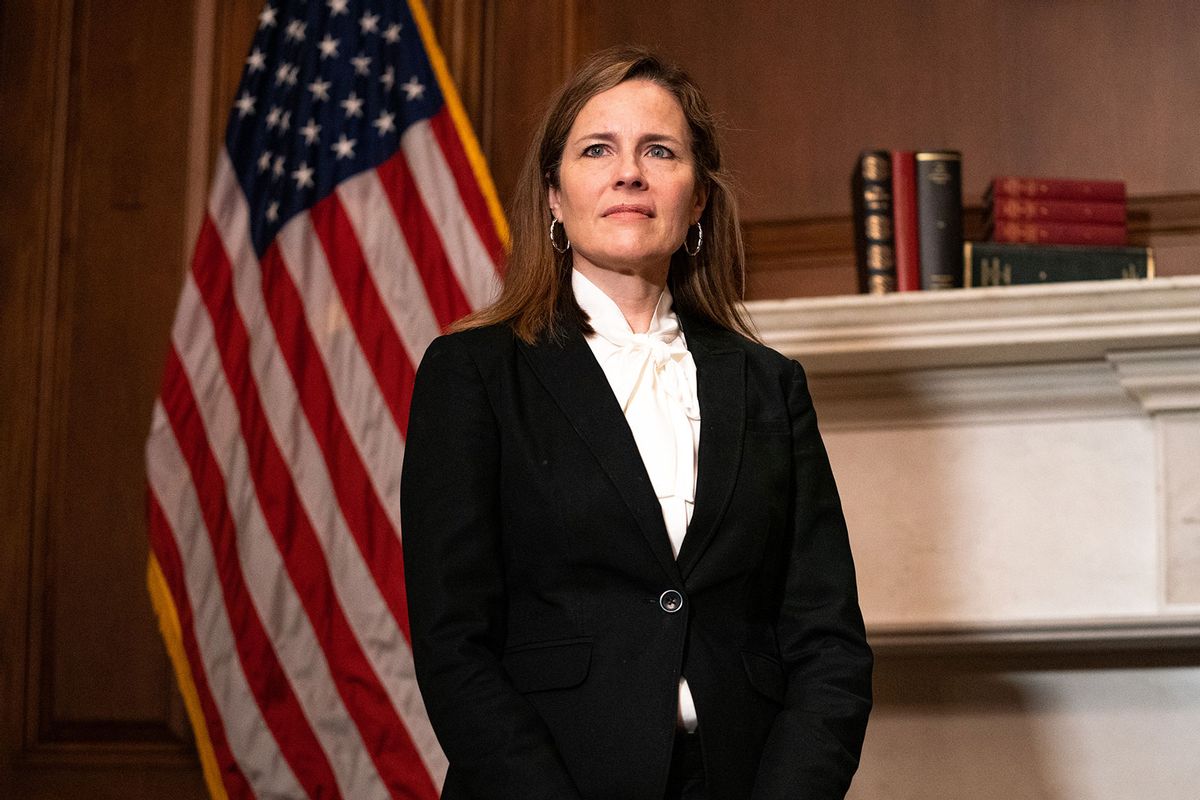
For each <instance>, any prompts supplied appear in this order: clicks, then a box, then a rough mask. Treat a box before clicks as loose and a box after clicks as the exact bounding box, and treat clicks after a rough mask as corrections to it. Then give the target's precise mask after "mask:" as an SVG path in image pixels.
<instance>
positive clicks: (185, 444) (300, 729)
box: [162, 230, 340, 796]
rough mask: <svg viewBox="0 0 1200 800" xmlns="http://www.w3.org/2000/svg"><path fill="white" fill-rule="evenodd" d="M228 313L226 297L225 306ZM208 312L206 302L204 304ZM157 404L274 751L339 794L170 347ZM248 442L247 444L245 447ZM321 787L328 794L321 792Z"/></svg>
mask: <svg viewBox="0 0 1200 800" xmlns="http://www.w3.org/2000/svg"><path fill="white" fill-rule="evenodd" d="M214 238H215V236H214V235H213V233H212V231H211V230H208V231H202V232H201V234H200V241H199V243H198V244H197V250H196V252H197V256H198V259H197V260H199V257H201V256H202V255H203V254H204V251H205V250H209V249H211V240H212V239H214ZM228 309H229V311H228V312H227V313H225V314H223V315H222V316H226V317H228V316H229V313H232V303H229V304H228ZM210 313H211V306H210ZM162 403H163V407H164V408H165V409H166V412H167V418H168V419H169V420H170V422H171V428H172V430H174V432H175V439H176V441H178V442H179V448H180V452H181V453H182V454H183V458H184V460H185V461H186V462H187V464H188V469H189V471H190V472H191V476H192V484H193V485H194V486H195V487H196V494H197V499H198V500H199V504H200V508H201V510H202V513H203V514H204V522H205V525H206V526H207V528H208V533H209V537H210V539H211V540H212V548H213V555H214V559H213V560H214V562H215V564H216V566H217V573H218V574H217V577H218V579H219V581H220V584H221V590H222V593H223V594H224V596H225V608H226V611H227V613H228V614H229V622H230V627H231V628H232V630H233V633H234V637H235V639H236V642H237V652H238V658H239V660H240V661H241V662H242V667H243V671H244V672H245V674H246V681H247V683H248V684H249V685H250V690H251V692H253V694H254V698H255V700H256V701H257V702H258V706H259V709H260V711H261V713H262V716H263V720H264V721H265V722H266V724H267V727H268V728H270V729H271V733H272V735H273V736H274V737H275V741H276V742H277V743H278V745H279V750H280V752H281V753H283V755H284V758H285V759H287V762H288V765H289V766H290V767H291V769H292V772H293V773H294V774H295V776H296V780H297V781H298V782H299V783H300V785H301V786H303V787H304V790H305V791H306V792H308V793H309V795H311V796H318V793H320V795H321V796H340V793H339V792H338V789H337V783H336V781H335V780H334V776H333V769H332V767H331V766H330V764H329V761H328V760H327V759H326V757H325V752H324V751H323V750H322V749H321V745H320V744H319V743H318V742H317V738H316V735H315V734H314V733H313V730H312V728H311V727H310V726H309V724H308V720H307V718H306V717H305V715H304V712H303V710H302V709H301V708H300V702H299V701H298V700H297V699H296V696H295V694H294V693H293V691H292V687H291V683H290V682H289V681H288V678H287V674H286V673H285V672H284V671H283V668H282V667H281V666H280V664H279V659H278V657H277V656H276V654H275V650H274V648H273V647H272V645H271V641H270V638H269V637H268V635H267V632H266V629H265V628H264V627H263V623H262V620H261V619H259V617H258V614H257V612H256V611H255V609H254V604H253V602H252V600H251V598H250V592H249V589H248V588H247V586H246V582H245V576H244V575H243V574H242V568H241V562H240V561H239V559H238V554H237V541H236V540H237V531H236V530H235V528H234V516H233V512H232V510H231V509H230V508H229V505H228V502H227V500H226V494H225V479H224V477H223V476H222V474H221V470H220V467H218V466H217V461H216V458H215V457H214V456H213V453H212V449H211V448H210V447H209V444H208V437H207V435H206V434H205V431H204V423H203V421H202V419H201V417H200V411H199V409H198V408H197V407H196V399H195V395H194V394H193V392H192V387H191V384H190V383H189V382H188V378H187V375H186V374H185V373H184V370H183V365H182V364H181V363H180V361H179V355H178V353H176V351H175V349H174V347H172V348H171V349H170V350H168V352H167V366H166V370H165V373H164V376H163V390H162ZM253 449H254V447H253V445H252V446H251V451H253ZM327 793H328V794H327Z"/></svg>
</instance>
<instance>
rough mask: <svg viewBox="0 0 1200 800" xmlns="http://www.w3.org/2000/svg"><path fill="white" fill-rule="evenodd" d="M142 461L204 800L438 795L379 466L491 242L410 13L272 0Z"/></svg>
mask: <svg viewBox="0 0 1200 800" xmlns="http://www.w3.org/2000/svg"><path fill="white" fill-rule="evenodd" d="M258 19H259V25H258V31H257V34H256V35H255V38H254V42H253V45H252V47H251V51H250V55H249V57H248V58H247V59H246V66H245V69H244V71H243V74H242V80H241V85H240V87H239V88H238V92H237V99H236V101H235V103H234V108H233V110H232V112H231V114H230V118H229V125H228V129H227V131H226V136H225V146H224V148H223V149H222V150H221V152H220V154H219V156H218V159H217V163H216V167H215V176H214V178H213V185H212V191H211V196H210V198H209V202H208V206H207V214H206V217H205V219H204V221H203V224H202V228H201V232H200V236H199V240H198V243H197V245H196V251H195V255H194V258H193V261H192V265H191V269H190V270H189V271H188V273H187V275H186V278H185V281H184V286H183V292H182V297H181V299H180V302H179V308H178V311H177V314H176V318H175V322H174V326H173V328H172V331H171V346H170V348H169V352H168V355H167V363H166V368H165V371H164V377H163V386H162V394H161V396H160V398H159V401H158V403H157V404H156V405H155V409H154V418H153V421H152V426H151V432H150V437H149V440H148V442H147V445H146V462H147V473H148V478H149V499H148V506H149V530H150V564H149V584H150V592H151V598H152V600H153V602H154V605H155V609H156V611H157V613H158V617H159V622H160V626H161V627H162V630H163V634H164V640H165V642H166V644H167V650H168V653H169V654H170V656H171V660H172V663H173V666H174V668H175V670H176V673H177V675H178V679H179V685H180V688H181V690H182V692H183V695H184V700H185V703H186V705H187V708H188V712H189V717H190V719H191V722H192V726H193V730H194V731H195V734H196V742H197V748H198V750H199V753H200V757H201V762H202V765H203V768H204V775H205V779H206V781H207V784H208V788H209V791H210V793H211V794H212V795H213V797H287V798H293V797H321V798H336V797H345V798H354V799H355V800H358V799H359V798H386V797H404V798H434V797H437V795H438V792H439V787H440V786H441V784H442V780H443V778H444V775H445V771H446V760H445V757H444V756H443V754H442V753H441V750H440V749H439V748H438V744H437V740H436V738H435V737H434V734H433V731H432V729H431V727H430V725H429V721H428V719H427V718H426V716H425V711H424V706H423V704H422V702H421V698H420V695H419V694H418V692H417V686H416V682H415V679H414V675H413V664H412V652H411V648H410V646H409V644H410V643H409V638H408V637H409V630H408V621H407V610H406V601H405V592H404V572H403V557H402V553H401V547H400V523H399V518H400V516H399V515H400V497H399V486H400V462H401V458H402V456H403V453H404V436H405V431H406V429H407V423H408V405H409V398H410V394H411V390H412V381H413V375H414V372H415V368H416V365H417V364H418V362H419V361H420V359H421V355H422V353H423V352H424V350H425V347H426V346H427V345H428V344H429V342H430V341H431V340H432V339H433V338H434V337H435V336H437V335H438V334H439V333H440V332H441V331H442V330H444V328H445V327H446V326H447V325H449V324H450V323H451V322H453V321H454V320H455V319H457V318H458V317H460V316H462V315H463V314H466V313H467V312H469V311H471V310H473V309H475V308H478V307H480V306H481V305H484V304H486V303H487V302H488V301H489V300H491V299H492V298H493V296H494V294H495V292H496V290H497V288H498V281H499V274H500V268H501V264H502V262H503V256H504V243H505V242H506V240H507V229H506V227H505V224H504V220H503V217H502V215H501V213H500V210H499V204H498V203H497V201H496V196H495V190H494V189H493V187H492V184H491V181H490V178H489V177H488V175H487V169H486V166H485V164H484V161H483V157H482V155H481V154H480V152H479V147H478V145H477V144H476V142H475V139H474V137H473V135H472V134H471V132H470V129H469V127H468V125H467V121H466V115H465V114H464V112H463V109H462V106H461V103H460V102H459V100H458V98H457V95H456V94H455V91H454V88H453V86H452V84H451V82H450V80H449V76H448V73H447V70H446V66H445V62H444V59H443V58H442V56H441V53H440V51H439V50H438V48H437V45H436V42H435V41H434V38H433V32H432V29H431V26H430V23H429V19H428V15H427V14H426V12H425V10H424V8H423V7H422V5H421V4H420V2H419V0H409V2H408V3H404V2H402V1H401V0H394V1H393V2H385V1H384V0H377V1H372V0H366V1H365V2H364V1H363V0H307V2H305V1H304V0H271V2H270V3H269V4H268V5H266V7H265V8H264V9H263V11H262V13H261V14H260V15H259V18H258Z"/></svg>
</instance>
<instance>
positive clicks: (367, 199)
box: [337, 169, 441, 369]
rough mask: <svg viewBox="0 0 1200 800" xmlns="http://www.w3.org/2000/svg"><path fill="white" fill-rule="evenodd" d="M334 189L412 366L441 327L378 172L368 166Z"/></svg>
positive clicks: (414, 367)
mask: <svg viewBox="0 0 1200 800" xmlns="http://www.w3.org/2000/svg"><path fill="white" fill-rule="evenodd" d="M337 194H338V199H340V200H341V201H342V208H344V209H345V211H346V216H347V217H348V218H349V219H350V227H351V228H353V229H354V234H355V236H357V237H358V242H359V246H360V247H361V248H362V252H363V257H364V258H365V259H366V261H367V266H368V267H369V269H370V274H371V279H372V280H373V281H374V282H375V288H376V289H377V290H378V291H379V296H380V298H381V299H382V300H383V304H384V306H385V307H386V308H387V313H388V317H389V318H390V319H391V321H392V325H393V326H394V327H395V329H396V332H397V333H398V334H399V336H400V341H401V342H402V343H403V344H404V349H405V351H407V353H408V358H409V361H410V362H411V363H412V365H413V369H416V367H417V365H418V364H420V363H421V356H422V355H424V354H425V348H426V347H428V346H429V343H430V342H432V341H433V340H434V339H435V338H436V337H437V336H438V334H439V333H441V328H440V327H439V325H438V322H437V318H436V317H435V316H434V314H433V309H432V307H431V306H430V304H429V295H428V292H427V291H426V289H425V284H424V283H423V282H422V280H421V274H420V272H418V271H417V264H416V261H415V260H414V259H413V256H412V252H411V251H410V250H409V249H408V242H407V241H406V240H405V238H404V234H403V233H402V232H401V230H400V223H399V222H398V221H397V219H396V215H395V213H394V212H393V211H392V206H391V203H390V202H389V201H388V197H387V193H386V192H385V191H384V189H383V184H382V182H380V180H379V173H378V172H376V171H375V170H373V169H368V170H365V171H363V172H360V173H359V174H358V175H355V176H354V177H353V178H350V179H348V180H345V181H342V183H341V185H340V186H338V189H337Z"/></svg>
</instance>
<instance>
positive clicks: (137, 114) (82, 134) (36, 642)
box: [0, 0, 202, 798]
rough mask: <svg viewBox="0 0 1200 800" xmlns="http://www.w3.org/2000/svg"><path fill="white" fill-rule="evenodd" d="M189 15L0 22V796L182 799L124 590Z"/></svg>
mask: <svg viewBox="0 0 1200 800" xmlns="http://www.w3.org/2000/svg"><path fill="white" fill-rule="evenodd" d="M196 10H197V6H196V5H195V4H191V3H189V4H166V5H164V4H161V3H155V2H150V0H135V2H131V3H126V4H124V5H123V6H122V9H121V13H119V14H117V13H112V10H111V9H110V8H108V7H107V6H105V5H104V4H100V3H96V2H94V0H77V1H76V2H70V1H69V0H63V2H60V3H34V4H19V5H14V4H5V6H4V9H3V15H4V17H3V24H0V36H2V37H3V40H2V42H3V46H2V47H0V52H2V54H3V55H2V56H0V57H2V58H3V59H4V61H3V66H4V69H5V75H6V80H5V81H4V97H3V100H4V106H5V109H6V114H5V116H4V121H3V123H2V124H3V125H4V128H3V140H4V142H5V146H6V149H7V150H8V151H9V155H10V157H11V159H12V160H11V161H10V162H9V163H10V164H18V165H19V169H18V170H12V171H10V172H9V173H6V181H7V180H8V176H9V175H11V176H12V177H13V182H12V183H11V184H6V186H5V189H6V191H5V192H4V193H3V199H2V201H0V202H3V203H4V208H3V212H4V218H5V220H6V222H5V226H4V233H3V238H2V239H0V248H2V249H0V260H2V261H3V263H4V265H5V266H4V269H3V270H0V275H2V276H3V277H0V280H2V281H3V282H4V284H3V287H2V291H0V320H2V322H0V332H2V333H3V336H0V364H2V365H3V367H4V371H3V374H4V375H5V380H6V381H8V382H9V383H10V386H12V387H14V389H15V390H14V391H11V392H8V391H6V392H5V393H3V397H4V400H3V404H4V405H3V408H2V409H0V419H2V422H0V425H2V426H3V428H2V430H3V438H2V443H3V446H4V448H5V454H6V458H5V467H4V470H5V471H4V473H3V481H4V483H3V493H2V496H3V497H4V500H3V503H4V508H3V509H2V511H3V513H2V515H0V516H2V517H3V522H2V524H3V525H4V527H3V536H2V538H0V547H2V548H3V553H2V555H3V558H2V559H0V564H2V566H0V569H2V570H3V575H0V587H3V588H0V593H2V596H0V601H2V602H3V607H4V608H5V613H4V614H3V615H0V617H2V619H3V620H4V622H3V629H2V630H0V635H2V637H3V638H2V639H0V675H2V676H3V680H2V681H0V701H2V702H0V706H2V708H3V711H2V712H0V713H2V715H3V716H0V722H2V736H3V740H2V745H3V749H2V751H0V796H5V797H16V796H19V797H29V798H41V797H61V796H75V797H82V796H88V797H106V796H112V797H116V796H123V797H129V796H137V795H136V794H131V793H130V792H131V790H132V791H136V792H138V793H143V792H142V791H141V790H140V789H139V788H138V787H146V789H145V791H144V796H171V797H182V798H186V797H198V796H201V793H202V788H201V786H200V783H199V781H198V770H197V768H196V765H195V760H194V754H193V753H192V749H191V745H190V741H189V736H188V733H187V731H186V726H185V724H184V720H183V715H182V709H181V705H180V703H179V701H178V696H177V693H176V690H175V687H174V682H173V677H172V675H171V673H170V670H169V667H168V665H167V660H166V658H165V654H164V652H163V648H162V644H161V641H160V640H159V637H158V633H157V630H156V626H155V623H154V620H153V616H152V614H151V611H150V605H149V601H148V597H147V594H146V590H145V577H144V576H145V564H146V553H147V541H146V533H145V524H144V507H145V505H144V491H145V478H144V471H143V467H142V447H143V444H144V442H145V437H146V432H147V430H148V427H149V420H150V409H151V405H152V403H153V400H154V397H155V395H156V393H157V389H158V383H159V376H160V372H161V369H162V363H163V356H164V353H165V348H166V342H167V339H166V337H167V331H168V329H169V325H170V319H171V316H172V314H173V311H174V307H175V303H176V300H177V297H178V292H179V279H180V275H181V273H182V269H183V265H184V263H185V259H186V253H187V251H188V250H189V249H190V247H191V243H190V242H189V241H187V238H188V237H187V235H186V230H187V228H188V223H187V222H186V219H185V214H184V213H183V208H184V205H185V198H186V196H187V195H188V190H189V186H188V174H189V172H188V170H189V147H190V143H189V127H190V121H191V104H190V96H191V92H192V88H193V87H192V80H191V78H192V70H193V60H192V43H193V41H194V39H195V31H194V23H195V11H196ZM150 787H153V789H151V788H150Z"/></svg>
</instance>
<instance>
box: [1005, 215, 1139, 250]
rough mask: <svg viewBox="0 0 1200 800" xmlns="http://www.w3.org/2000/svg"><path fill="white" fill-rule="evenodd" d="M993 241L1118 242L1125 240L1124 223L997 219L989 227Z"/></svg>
mask: <svg viewBox="0 0 1200 800" xmlns="http://www.w3.org/2000/svg"><path fill="white" fill-rule="evenodd" d="M991 239H992V241H996V242H1019V243H1025V244H1085V245H1086V244H1105V245H1115V246H1121V245H1124V244H1127V243H1128V233H1127V231H1126V228H1125V225H1124V223H1122V224H1120V225H1091V224H1088V223H1085V222H1014V221H1012V220H1004V219H998V220H996V224H995V226H994V228H993V230H992V236H991Z"/></svg>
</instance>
